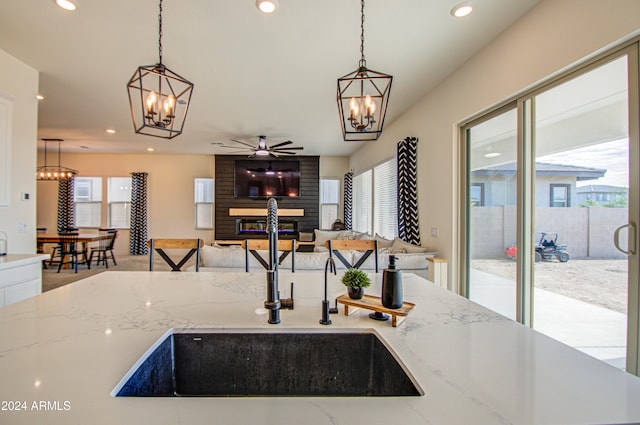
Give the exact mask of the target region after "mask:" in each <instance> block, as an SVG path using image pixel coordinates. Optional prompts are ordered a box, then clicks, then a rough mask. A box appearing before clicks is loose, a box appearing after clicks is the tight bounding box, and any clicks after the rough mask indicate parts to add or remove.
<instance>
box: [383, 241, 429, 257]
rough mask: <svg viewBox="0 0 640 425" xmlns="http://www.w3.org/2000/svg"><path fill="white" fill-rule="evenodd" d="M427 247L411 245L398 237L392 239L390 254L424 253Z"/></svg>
mask: <svg viewBox="0 0 640 425" xmlns="http://www.w3.org/2000/svg"><path fill="white" fill-rule="evenodd" d="M427 250H428V248H427V247H426V246H418V245H413V244H410V243H408V242H405V241H403V240H402V239H400V238H395V239H394V240H393V245H391V253H392V254H402V253H405V252H406V253H409V254H413V253H425V252H427Z"/></svg>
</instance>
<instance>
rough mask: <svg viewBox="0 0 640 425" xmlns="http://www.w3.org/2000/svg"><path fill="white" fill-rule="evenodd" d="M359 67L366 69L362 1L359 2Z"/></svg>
mask: <svg viewBox="0 0 640 425" xmlns="http://www.w3.org/2000/svg"><path fill="white" fill-rule="evenodd" d="M360 67H361V68H362V67H364V68H366V67H367V61H366V60H365V59H364V0H360Z"/></svg>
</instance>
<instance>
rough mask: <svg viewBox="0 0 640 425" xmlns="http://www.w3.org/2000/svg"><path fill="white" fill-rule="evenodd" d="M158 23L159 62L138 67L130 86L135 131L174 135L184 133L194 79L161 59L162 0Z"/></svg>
mask: <svg viewBox="0 0 640 425" xmlns="http://www.w3.org/2000/svg"><path fill="white" fill-rule="evenodd" d="M158 24H159V25H158V28H159V31H158V56H159V60H158V63H157V64H155V65H143V66H140V67H138V69H137V70H136V72H135V73H134V74H133V77H131V80H129V83H128V84H127V89H128V91H129V104H130V106H131V118H132V119H133V127H134V129H135V132H136V133H139V134H146V135H148V136H155V137H161V138H164V139H173V138H174V137H176V136H178V135H180V134H182V129H183V127H184V121H185V119H186V117H187V111H188V110H189V102H191V93H192V91H193V83H191V82H189V81H188V80H186V79H184V78H183V77H181V76H180V75H178V74H176V73H175V72H173V71H171V70H170V69H169V68H167V67H166V66H164V64H163V63H162V0H160V13H159V14H158Z"/></svg>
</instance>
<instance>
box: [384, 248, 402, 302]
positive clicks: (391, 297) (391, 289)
mask: <svg viewBox="0 0 640 425" xmlns="http://www.w3.org/2000/svg"><path fill="white" fill-rule="evenodd" d="M403 302H404V300H403V294H402V272H401V271H400V270H396V256H395V255H390V256H389V268H387V269H384V272H383V274H382V305H383V306H385V307H386V308H393V309H395V308H400V307H402V303H403Z"/></svg>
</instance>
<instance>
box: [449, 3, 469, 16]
mask: <svg viewBox="0 0 640 425" xmlns="http://www.w3.org/2000/svg"><path fill="white" fill-rule="evenodd" d="M471 12H473V6H472V5H471V3H460V4H459V5H457V6H454V7H453V9H451V14H452V15H453V16H455V17H456V18H463V17H465V16H467V15H469V14H471Z"/></svg>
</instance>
